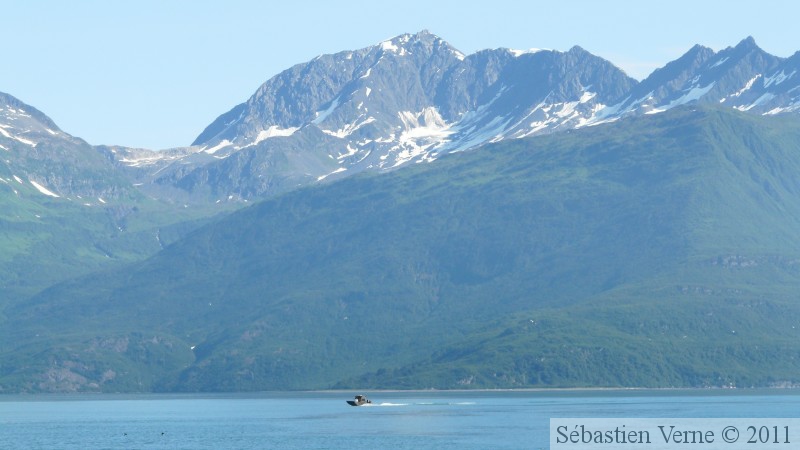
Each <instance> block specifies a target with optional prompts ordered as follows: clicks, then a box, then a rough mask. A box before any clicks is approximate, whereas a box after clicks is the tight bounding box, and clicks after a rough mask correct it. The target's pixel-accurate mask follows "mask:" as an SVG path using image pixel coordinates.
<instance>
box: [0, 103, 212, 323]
mask: <svg viewBox="0 0 800 450" xmlns="http://www.w3.org/2000/svg"><path fill="white" fill-rule="evenodd" d="M0 156H2V158H0V307H1V306H4V305H5V304H6V303H9V302H15V301H22V300H23V299H25V298H26V297H27V296H29V295H32V294H34V293H36V292H38V291H39V290H41V289H43V288H45V287H47V286H50V285H52V284H54V283H56V282H59V281H62V280H65V279H68V278H73V277H75V276H78V275H83V274H86V273H89V272H91V271H94V270H98V269H101V268H105V267H108V266H109V265H115V264H122V263H127V262H131V261H134V260H137V259H141V258H144V257H146V256H149V255H151V254H153V253H155V252H156V251H158V250H159V249H160V248H161V247H162V246H163V245H164V244H166V243H168V242H171V241H172V240H174V239H175V238H177V236H179V235H181V234H183V233H184V232H185V231H187V230H188V229H190V228H192V225H191V223H192V222H191V221H194V220H197V219H199V218H201V217H203V216H206V215H211V214H214V213H215V212H216V211H214V210H209V208H197V207H195V208H192V209H191V210H189V209H188V208H181V210H179V211H175V210H176V209H177V208H175V207H174V206H172V205H169V204H163V203H160V202H157V201H153V200H151V199H148V198H147V197H146V196H144V195H142V193H141V192H140V191H139V190H138V189H137V188H136V186H134V185H133V184H132V181H131V180H130V179H129V178H128V176H127V175H126V174H125V173H123V172H121V171H120V170H119V168H118V167H117V166H116V165H115V164H114V162H113V161H112V159H111V158H109V157H108V156H107V155H104V154H103V153H102V152H100V151H98V149H96V148H94V147H92V146H90V145H89V144H87V143H86V142H84V141H83V140H81V139H79V138H76V137H74V136H71V135H69V134H68V133H65V132H64V131H62V130H60V129H59V127H58V126H56V124H55V123H54V122H53V121H52V120H51V119H50V118H49V117H47V116H46V115H45V114H44V113H42V112H41V111H39V110H37V109H36V108H34V107H32V106H30V105H27V104H25V103H23V102H22V101H20V100H18V99H16V98H14V97H12V96H10V95H8V94H3V93H0ZM184 209H185V210H184ZM184 220H185V221H188V222H187V223H186V224H183V225H179V224H178V223H179V222H181V221H184Z"/></svg>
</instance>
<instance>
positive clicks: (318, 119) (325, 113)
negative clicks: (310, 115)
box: [311, 97, 339, 125]
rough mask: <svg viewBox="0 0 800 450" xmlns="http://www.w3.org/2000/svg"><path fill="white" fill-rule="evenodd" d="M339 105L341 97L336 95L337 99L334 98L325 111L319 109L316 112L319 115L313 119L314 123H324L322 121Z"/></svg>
mask: <svg viewBox="0 0 800 450" xmlns="http://www.w3.org/2000/svg"><path fill="white" fill-rule="evenodd" d="M338 107H339V97H336V98H335V99H333V101H332V102H331V104H330V106H328V108H327V109H326V110H325V111H322V112H319V111H318V112H317V113H316V116H317V117H316V118H315V119H314V120H312V121H311V123H313V124H314V125H319V124H320V123H322V121H324V120H325V119H327V118H328V116H330V115H331V114H332V113H333V111H335V110H336V108H338Z"/></svg>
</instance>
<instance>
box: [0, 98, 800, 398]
mask: <svg viewBox="0 0 800 450" xmlns="http://www.w3.org/2000/svg"><path fill="white" fill-rule="evenodd" d="M798 138H800V126H799V125H798V124H797V123H796V122H795V121H794V120H790V118H784V119H781V118H772V120H767V119H765V118H759V117H756V116H752V115H744V114H742V113H738V112H735V111H729V110H722V109H718V108H712V109H706V108H699V109H688V108H679V109H676V110H673V111H670V112H666V113H663V114H658V115H655V116H646V117H642V118H639V119H635V120H629V121H624V122H619V123H615V124H609V125H604V126H600V127H596V128H592V129H586V130H580V131H577V132H571V133H561V134H557V135H551V136H545V137H536V138H529V139H522V140H515V141H511V142H504V143H499V144H496V145H493V146H489V147H487V148H485V149H482V150H481V151H480V152H470V153H462V154H457V155H451V156H449V157H446V158H441V159H440V160H439V161H438V162H437V163H436V164H430V165H422V166H416V167H414V168H409V169H407V170H403V171H397V172H393V173H390V174H385V175H382V176H358V177H352V178H349V179H347V180H343V181H341V182H338V183H333V184H330V185H328V186H325V187H321V188H311V189H301V190H297V191H294V192H292V193H289V194H286V195H283V196H280V197H278V198H275V199H273V200H270V201H266V202H264V203H260V204H258V205H254V206H252V207H250V208H246V209H244V210H241V211H239V212H237V213H235V214H232V215H231V216H229V217H226V218H224V219H221V220H220V221H218V222H216V223H215V224H213V225H209V226H207V227H204V228H202V229H200V230H198V231H197V232H195V233H192V234H191V235H190V236H188V237H187V238H186V239H183V240H180V241H178V242H176V243H175V244H173V245H171V246H169V247H168V248H166V249H165V250H164V251H163V252H161V253H160V254H158V255H157V256H155V257H154V258H151V259H149V260H147V261H145V262H143V263H140V264H137V265H134V266H131V267H128V268H126V269H124V270H119V271H115V272H111V273H107V274H105V275H104V276H103V277H99V278H98V277H93V278H91V279H87V278H85V279H80V280H77V281H75V282H70V283H65V284H62V285H60V286H56V287H53V288H52V289H49V290H48V291H46V292H44V293H42V294H41V295H39V296H37V297H36V298H35V299H33V300H32V301H30V302H27V303H26V304H24V305H18V306H16V307H14V308H11V309H9V311H8V314H10V315H13V316H14V317H15V318H16V320H15V322H14V325H13V327H10V328H8V329H5V330H4V333H7V334H9V335H13V336H15V337H16V339H15V340H14V341H13V342H14V344H13V345H6V346H5V347H4V348H3V349H2V350H0V351H2V355H3V358H2V360H3V361H4V365H3V366H2V371H1V372H0V385H2V386H3V389H5V390H29V391H39V390H71V389H75V390H112V391H113V390H134V391H136V390H153V389H155V390H263V389H307V388H325V387H330V386H332V385H335V384H336V383H337V382H342V383H343V384H341V385H340V386H345V385H351V383H353V382H352V381H349V382H348V381H345V380H353V379H358V377H360V376H365V377H366V378H362V379H361V380H362V381H361V382H363V383H370V384H373V385H374V386H376V387H380V386H384V387H389V386H398V385H401V386H402V387H418V388H422V387H430V386H437V387H453V386H464V385H470V386H503V387H510V386H515V387H519V386H533V385H584V386H585V385H594V383H595V382H596V381H597V380H601V381H600V382H599V383H600V384H603V385H649V386H665V385H680V386H687V385H693V386H694V385H704V384H710V385H721V384H723V383H728V381H729V380H730V379H731V378H736V377H738V376H741V377H744V378H743V379H747V380H749V381H750V382H751V384H757V385H765V384H769V383H771V382H773V381H777V380H775V379H770V378H769V376H768V374H769V372H770V370H771V369H770V368H772V369H775V371H774V373H775V374H778V375H780V376H781V377H784V378H782V379H784V380H788V381H794V382H796V381H797V380H796V379H794V378H793V376H792V375H791V374H792V373H796V371H797V367H795V365H793V364H794V363H792V362H791V361H790V360H786V359H782V360H780V362H777V361H773V362H770V361H763V360H758V362H759V364H761V365H760V366H759V367H758V368H757V369H755V368H754V366H752V365H751V364H750V363H751V362H755V361H756V360H757V359H756V358H757V352H756V351H755V347H760V348H769V349H771V350H770V351H771V352H772V351H776V350H775V349H782V350H783V351H786V352H790V353H791V352H794V353H796V352H798V350H800V349H798V347H797V345H796V344H795V342H797V341H796V339H795V340H792V339H789V338H788V337H787V336H789V333H791V331H789V330H788V328H787V327H786V326H787V325H788V324H790V323H794V322H796V321H797V319H798V317H800V315H799V314H800V306H798V305H796V302H794V301H793V300H792V299H793V294H792V292H796V289H797V288H798V287H800V286H798V281H800V278H798V275H800V274H798V272H797V269H796V264H795V263H794V261H796V259H797V257H798V255H799V254H800V248H798V246H797V245H796V243H797V242H800V239H797V237H798V236H797V231H796V230H799V229H800V227H798V225H800V196H798V195H797V194H798V190H799V189H800V186H798V183H797V182H796V180H795V178H796V177H795V176H794V174H795V173H797V170H799V169H800V158H798V152H797V142H800V139H798ZM778 162H780V163H778ZM754 311H756V312H757V313H756V314H754V313H753V312H754ZM769 311H772V312H776V311H777V312H779V315H778V316H773V315H770V314H768V312H769ZM654 313H655V314H656V315H655V316H653V315H652V314H654ZM708 313H712V315H711V316H709V315H708ZM573 316H574V317H576V318H577V321H576V322H574V323H572V324H570V323H571V322H570V321H569V320H568V318H569V317H573ZM673 318H674V320H673ZM684 318H685V319H687V320H686V321H685V322H683V321H682V319H684ZM528 320H534V321H536V320H542V321H543V322H544V323H547V324H549V325H548V326H551V325H553V326H555V328H552V329H551V331H550V332H547V333H544V334H542V333H538V332H537V333H528V334H526V333H522V332H521V329H520V328H519V327H521V326H523V325H524V324H525V323H526V322H525V321H528ZM527 323H533V322H527ZM559 324H560V325H559ZM732 324H733V325H737V324H738V325H741V326H743V327H744V328H740V327H738V326H737V328H738V330H737V329H736V328H734V329H733V331H737V332H738V333H742V335H743V336H745V337H753V338H754V339H753V340H752V341H748V340H745V339H742V340H740V341H739V342H738V343H737V344H736V346H731V347H730V352H733V353H728V350H725V351H722V352H717V351H715V350H714V349H715V347H714V345H715V344H714V342H727V340H728V339H729V338H730V336H729V335H730V334H732V333H731V331H732V330H731V329H729V327H730V326H731V325H732ZM525 326H527V325H525ZM506 330H511V331H509V332H508V333H506ZM515 330H517V331H515ZM663 330H669V333H668V336H667V337H664V335H663V333H661V331H663ZM518 331H519V332H518ZM686 331H691V332H692V333H686ZM576 333H577V334H580V333H584V334H582V336H584V338H583V339H578V338H576ZM677 333H683V334H681V335H680V336H679V335H677ZM726 333H727V334H726ZM683 335H687V336H692V339H695V341H694V342H695V343H697V345H695V346H693V347H691V348H694V349H696V352H695V353H691V352H690V353H687V354H686V355H685V358H684V359H683V360H682V361H688V360H691V359H692V358H696V359H697V360H700V359H702V360H703V361H705V362H706V364H707V365H705V366H704V365H695V366H692V367H693V368H692V369H691V370H674V371H672V372H670V373H669V374H665V375H664V376H662V377H659V376H656V375H657V374H658V373H662V372H659V370H658V367H661V366H660V365H663V364H668V361H678V360H681V358H682V357H681V354H682V353H680V352H683V351H687V349H686V348H685V347H680V346H676V345H675V339H682V336H683ZM656 338H657V339H656ZM4 341H5V342H9V343H10V342H12V341H10V340H4ZM593 342H594V343H601V344H599V345H600V346H602V347H604V348H606V349H607V350H608V351H611V353H610V355H617V356H613V357H610V359H609V358H606V359H603V361H605V363H604V364H603V365H597V364H595V363H596V362H597V361H598V359H597V357H598V355H599V354H598V353H597V352H598V351H602V350H598V349H597V346H595V347H592V348H589V349H587V347H586V346H587V345H591V344H592V343H593ZM644 342H647V344H646V345H645V346H641V345H642V344H643V343H644ZM564 345H567V346H571V347H569V348H570V350H569V351H565V350H564V349H565V348H567V347H564ZM726 345H727V344H726ZM725 348H727V347H725ZM575 351H577V352H582V353H581V354H585V355H586V358H582V359H580V360H576V359H575V358H574V357H573V354H574V352H575ZM587 351H588V353H587ZM536 352H540V353H541V354H539V353H536ZM492 354H495V355H496V357H495V358H492V357H489V355H492ZM732 354H735V355H736V358H734V357H732V356H731V355H732ZM770 354H772V353H770ZM791 354H793V353H791ZM34 355H36V356H35V357H34ZM515 355H517V356H515ZM543 355H544V356H543ZM619 355H624V356H622V357H623V358H635V361H638V362H636V363H630V362H629V363H628V364H623V365H621V366H619V367H622V368H623V370H622V371H615V367H618V366H616V365H615V364H616V362H615V361H617V362H618V359H619V358H620V357H621V356H619ZM600 356H602V355H600ZM542 357H546V358H548V360H550V361H552V363H553V364H554V366H550V367H551V368H552V367H556V368H558V367H561V369H558V370H556V371H555V372H553V371H552V370H549V369H548V370H545V369H546V368H538V369H537V367H539V366H537V365H536V364H533V361H535V360H537V358H542ZM484 358H485V359H484ZM659 358H660V359H659ZM703 358H704V359H703ZM737 358H738V359H737ZM762 359H763V358H762ZM526 361H527V362H526ZM578 361H583V363H582V364H585V365H584V366H583V369H581V370H577V369H578V367H577V366H575V364H578ZM629 361H630V360H629ZM659 361H661V362H659ZM665 361H667V362H665ZM445 362H446V364H444V365H441V364H442V363H445ZM495 363H497V367H503V368H504V371H505V374H506V376H490V374H491V372H492V370H493V369H492V368H493V367H495V366H493V364H495ZM437 364H440V365H437ZM509 364H510V365H509ZM639 366H641V367H647V368H648V369H647V371H645V372H644V374H639V375H637V374H636V373H634V372H632V371H633V369H634V368H636V367H639ZM443 367H444V368H445V369H443ZM448 367H449V369H448ZM626 367H627V368H629V369H630V370H628V371H626V370H624V368H626ZM787 367H788V369H787ZM378 368H383V369H382V370H381V371H377V372H376V369H378ZM586 368H591V370H589V371H587V370H586ZM450 369H453V370H450ZM540 369H541V370H540ZM792 371H794V372H792ZM537 373H541V374H542V375H546V376H544V377H538V378H537V377H534V375H535V374H537ZM54 374H59V376H61V377H62V378H61V379H68V380H72V382H71V383H62V384H59V383H58V382H57V380H56V378H57V377H56V376H55V375H54ZM367 374H372V375H367ZM648 374H649V375H648ZM470 377H471V378H470ZM365 380H366V381H365ZM464 380H468V381H469V380H473V381H470V383H472V384H469V383H467V382H464Z"/></svg>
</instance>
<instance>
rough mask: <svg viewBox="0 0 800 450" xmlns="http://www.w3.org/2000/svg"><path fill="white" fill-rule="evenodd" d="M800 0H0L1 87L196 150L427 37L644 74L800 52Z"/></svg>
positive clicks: (89, 126)
mask: <svg viewBox="0 0 800 450" xmlns="http://www.w3.org/2000/svg"><path fill="white" fill-rule="evenodd" d="M798 17H800V2H797V1H795V0H783V1H777V0H772V1H770V0H761V1H759V2H753V1H752V0H750V1H740V0H725V1H722V0H692V1H687V0H670V1H645V0H638V1H627V0H604V1H596V0H592V1H577V0H550V1H538V0H528V1H525V0H518V1H509V0H490V1H486V0H481V1H471V0H460V1H451V0H424V1H418V0H403V1H393V2H379V1H362V0H342V1H331V0H327V1H317V0H305V1H284V2H280V3H279V2H272V1H264V0H224V1H205V0H136V1H133V0H130V1H110V0H94V1H93V0H72V1H69V2H66V1H61V0H50V1H46V0H25V1H18V0H0V33H2V35H3V36H4V39H3V43H2V44H0V61H2V65H1V66H0V92H5V93H8V94H11V95H13V96H14V97H17V98H18V99H20V100H22V101H23V102H25V103H27V104H29V105H31V106H33V107H35V108H37V109H39V110H40V111H42V112H44V113H45V114H47V115H48V116H49V117H50V118H52V119H53V120H54V121H55V122H56V124H57V125H58V126H59V127H60V128H61V129H62V130H63V131H66V132H67V133H70V134H72V135H74V136H78V137H81V138H83V139H85V140H86V141H88V142H89V143H90V144H94V145H100V144H105V145H125V146H128V147H140V148H149V149H154V150H157V149H165V148H171V147H180V146H186V145H189V144H191V142H192V141H193V140H194V139H195V138H196V137H197V135H199V134H200V133H201V132H202V131H203V129H204V128H205V127H206V126H208V125H209V124H210V123H211V122H212V121H213V120H214V119H215V118H216V117H217V116H219V115H220V114H223V113H225V112H226V111H228V110H230V109H231V108H232V107H234V106H235V105H237V104H239V103H242V102H244V101H246V100H247V99H248V98H249V97H250V96H251V95H252V94H253V93H254V92H255V91H256V89H258V87H259V86H260V85H261V84H262V83H264V82H265V81H267V80H268V79H269V78H271V77H273V76H274V75H277V74H278V73H280V72H281V71H283V70H285V69H287V68H289V67H291V66H293V65H295V64H298V63H302V62H305V61H308V60H310V59H312V58H314V57H315V56H318V55H320V54H328V53H336V52H338V51H343V50H355V49H359V48H364V47H368V46H371V45H374V44H377V43H379V42H381V41H383V40H386V39H389V38H391V37H393V36H396V35H399V34H403V33H416V32H418V31H420V30H423V29H424V30H428V31H430V32H431V33H433V34H436V35H438V36H439V37H441V38H443V39H444V40H446V41H448V42H449V43H450V44H451V45H452V46H454V47H455V48H457V49H459V50H460V51H461V52H463V53H465V54H471V53H474V52H476V51H478V50H482V49H487V48H499V47H506V48H514V49H528V48H546V49H552V50H559V51H567V50H569V49H570V48H571V47H572V46H574V45H580V46H581V47H583V48H584V49H586V50H588V51H589V52H591V53H593V54H595V55H597V56H600V57H603V58H605V59H607V60H609V61H611V62H612V63H613V64H615V65H616V66H618V67H620V68H622V69H623V70H625V72H626V73H627V74H628V75H630V76H632V77H634V78H636V79H643V78H645V77H646V76H647V75H649V74H650V73H651V72H652V71H653V70H655V69H656V68H659V67H662V66H664V65H665V64H666V63H667V62H669V61H672V60H674V59H676V58H678V57H679V56H681V55H682V54H683V53H685V52H686V51H688V50H689V49H690V48H691V47H692V46H693V45H695V44H701V45H704V46H707V47H710V48H712V49H714V50H716V51H718V50H721V49H724V48H726V47H730V46H735V45H736V44H737V43H738V42H739V41H741V40H742V39H744V38H746V37H747V36H753V37H754V38H755V40H756V43H757V44H758V45H759V46H760V47H761V48H762V49H764V50H765V51H767V52H769V53H772V54H773V55H776V56H780V57H788V56H790V55H792V54H793V53H795V52H796V51H798V50H800V27H798V26H797V18H798Z"/></svg>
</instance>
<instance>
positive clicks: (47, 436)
mask: <svg viewBox="0 0 800 450" xmlns="http://www.w3.org/2000/svg"><path fill="white" fill-rule="evenodd" d="M366 394H368V395H369V396H370V397H371V398H372V400H373V405H372V406H369V407H358V408H354V407H351V406H348V405H347V404H346V403H345V400H349V399H350V398H352V394H351V393H330V392H312V393H265V394H248V395H241V396H238V395H225V396H222V395H220V396H188V395H187V396H153V395H151V396H116V395H83V396H5V397H3V396H0V448H2V449H35V448H41V449H104V448H107V449H125V448H128V449H139V448H159V449H161V448H164V449H264V448H276V449H338V448H354V447H360V448H392V449H403V448H406V449H425V448H430V449H465V448H466V449H472V448H474V449H500V448H509V449H537V448H547V446H548V430H549V419H550V418H551V417H798V414H800V392H794V391H786V390H778V391H722V390H719V391H647V390H645V391H639V390H637V391H546V392H541V391H525V392H519V391H513V392H505V391H503V392H374V393H372V392H367V393H366Z"/></svg>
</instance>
